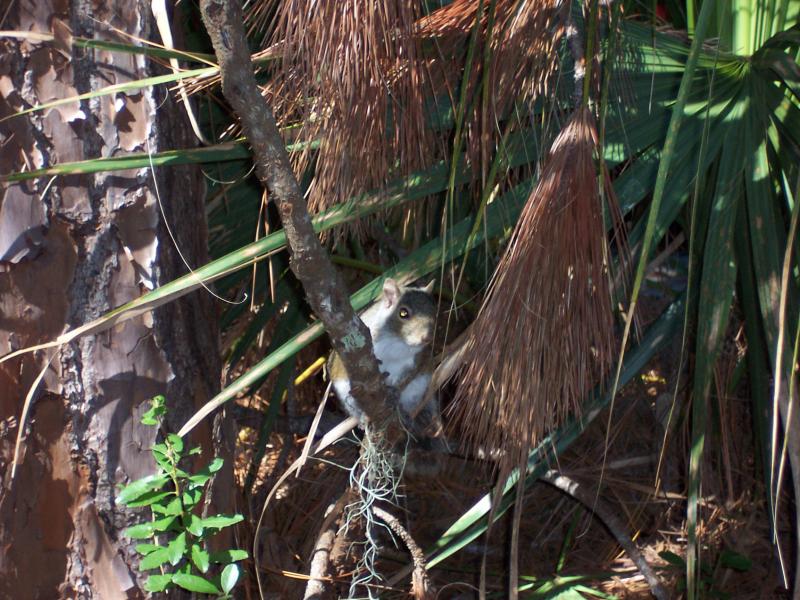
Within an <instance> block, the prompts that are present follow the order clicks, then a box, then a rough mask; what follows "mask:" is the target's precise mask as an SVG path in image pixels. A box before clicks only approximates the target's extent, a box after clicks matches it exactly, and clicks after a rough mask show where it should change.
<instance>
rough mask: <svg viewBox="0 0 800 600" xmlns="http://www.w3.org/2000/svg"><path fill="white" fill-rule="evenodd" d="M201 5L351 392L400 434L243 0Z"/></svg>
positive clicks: (300, 274)
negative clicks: (303, 181)
mask: <svg viewBox="0 0 800 600" xmlns="http://www.w3.org/2000/svg"><path fill="white" fill-rule="evenodd" d="M200 9H201V12H202V16H203V22H204V23H205V26H206V29H207V30H208V34H209V36H210V37H211V42H212V44H213V46H214V51H215V52H216V55H217V61H218V62H219V67H220V74H221V76H222V92H223V94H224V95H225V99H226V100H227V101H228V102H229V103H230V105H231V106H232V107H233V110H234V111H235V112H236V114H237V115H238V117H239V120H240V121H241V123H242V129H243V130H244V133H245V135H246V136H247V140H248V141H249V142H250V145H251V146H252V148H253V158H254V161H255V167H256V174H257V175H258V178H259V179H260V180H261V182H262V184H264V186H266V188H267V189H268V190H269V192H270V193H271V195H272V198H273V200H274V201H275V203H276V205H277V207H278V213H279V214H280V218H281V222H282V223H283V228H284V231H285V232H286V240H287V242H288V246H289V250H290V254H291V261H290V266H291V269H292V272H293V273H294V274H295V276H296V277H297V278H298V279H299V280H300V283H301V284H302V285H303V289H304V290H305V294H306V299H307V300H308V303H309V305H310V306H311V308H312V310H313V311H314V313H315V314H316V315H317V316H318V317H319V319H320V320H321V321H322V323H323V325H324V326H325V329H326V331H327V332H328V335H329V336H330V338H331V341H332V343H333V347H334V349H335V350H336V352H337V353H338V354H339V356H340V357H341V359H342V363H343V364H344V366H345V368H346V370H347V374H348V376H349V377H350V384H351V389H352V390H353V392H352V393H353V395H354V396H355V397H356V398H357V399H358V403H359V406H360V407H361V409H362V410H363V411H364V413H365V414H366V415H367V417H368V419H369V420H370V421H371V422H372V423H373V424H374V425H375V426H376V427H378V428H387V433H388V434H390V435H389V438H390V440H391V439H395V438H396V437H397V436H399V435H400V427H399V425H398V424H397V423H396V419H395V420H394V421H392V420H391V417H392V416H393V415H394V411H393V410H392V406H394V405H395V404H396V403H394V402H390V401H387V400H391V399H392V398H391V397H390V395H389V394H393V393H394V392H392V391H391V390H389V389H388V388H387V387H386V385H385V384H384V381H383V377H382V376H381V374H380V371H379V369H378V361H377V360H376V359H375V355H374V353H373V350H372V339H371V337H370V334H369V330H368V329H367V327H366V326H365V325H364V323H362V322H361V320H360V319H359V318H358V317H357V316H356V314H355V313H354V312H353V309H352V307H351V306H350V298H349V296H348V294H347V292H346V287H345V285H344V283H343V282H342V280H341V278H340V277H339V274H338V272H337V271H336V270H335V269H334V267H333V265H332V263H331V261H330V259H329V257H328V254H327V253H326V252H325V250H324V249H323V248H322V245H321V244H320V243H319V239H318V238H317V235H316V233H315V232H314V229H313V227H312V225H311V218H310V217H309V215H308V209H307V207H306V203H305V200H304V199H303V193H302V190H301V189H300V185H299V183H298V182H297V179H296V178H295V176H294V172H293V171H292V167H291V165H290V163H289V156H288V154H287V153H286V149H285V146H284V142H283V139H282V138H281V135H280V132H279V131H278V126H277V123H276V122H275V117H274V115H273V114H272V111H271V110H270V108H269V107H268V106H267V103H266V101H265V100H264V98H263V97H262V96H261V92H260V90H259V88H258V85H257V84H256V80H255V77H254V76H253V66H252V63H251V61H250V51H249V49H248V47H247V40H246V38H245V32H244V20H243V17H242V9H241V5H240V2H239V0H202V1H201V2H200Z"/></svg>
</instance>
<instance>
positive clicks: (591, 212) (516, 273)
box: [454, 108, 614, 470]
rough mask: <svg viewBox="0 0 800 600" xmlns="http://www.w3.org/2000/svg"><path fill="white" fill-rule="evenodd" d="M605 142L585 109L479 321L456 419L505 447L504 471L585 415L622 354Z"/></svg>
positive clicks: (532, 202) (560, 147)
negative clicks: (604, 203) (600, 158)
mask: <svg viewBox="0 0 800 600" xmlns="http://www.w3.org/2000/svg"><path fill="white" fill-rule="evenodd" d="M596 143H597V134H596V130H595V126H594V122H593V119H592V116H591V113H590V112H589V110H588V109H587V108H582V109H579V110H577V111H576V112H575V113H574V114H573V115H572V117H571V118H570V120H569V122H568V123H567V124H566V126H565V127H564V128H563V129H562V131H561V133H560V134H559V135H558V137H557V138H556V140H555V141H554V142H553V145H552V147H551V149H550V152H549V155H548V157H547V159H546V161H545V164H544V165H543V169H542V174H541V178H540V180H539V183H538V185H537V186H536V189H535V190H534V191H533V193H532V194H531V196H530V198H529V199H528V202H527V204H526V206H525V208H524V210H523V212H522V215H521V216H520V219H519V222H518V223H517V226H516V229H515V231H514V234H513V236H512V238H511V241H510V243H509V246H508V248H507V249H506V252H505V254H504V256H503V257H502V259H501V261H500V264H499V265H498V268H497V270H496V272H495V276H494V279H493V281H492V284H491V287H490V290H489V293H488V295H487V298H486V301H485V303H484V305H483V306H482V308H481V310H480V313H479V315H478V317H477V319H476V321H475V323H474V324H473V326H472V328H471V333H470V339H469V341H468V348H467V350H466V357H465V367H464V368H463V371H462V374H461V377H460V382H459V389H458V393H457V397H456V401H455V403H454V416H455V421H456V422H460V423H461V424H462V431H463V433H464V435H465V437H466V440H467V446H468V447H472V448H473V449H476V448H477V447H479V446H482V447H489V448H492V449H500V450H502V451H503V455H504V456H505V459H504V460H503V464H501V470H502V468H503V467H511V466H517V465H518V464H520V461H521V460H522V459H523V458H524V457H525V456H526V455H527V453H528V452H529V450H530V448H532V446H533V445H534V444H536V443H538V442H539V441H540V440H541V439H542V437H543V436H544V435H545V434H546V433H547V432H549V431H551V430H553V429H554V428H555V427H557V426H558V425H560V424H561V423H562V422H563V421H564V420H565V419H566V418H567V417H568V416H570V415H578V414H580V411H581V405H580V402H581V400H583V399H584V398H585V397H586V395H587V392H588V391H589V390H591V389H592V387H593V386H594V385H596V384H597V383H598V382H599V381H600V380H601V378H602V377H603V376H604V375H605V373H606V372H607V370H608V368H609V366H610V364H611V361H612V358H613V343H614V334H613V325H614V324H613V317H612V305H611V300H610V293H609V283H608V282H609V276H608V260H609V258H608V247H607V241H606V233H605V228H604V224H603V216H602V207H601V201H600V195H599V193H598V192H599V189H598V177H597V172H596V168H595V161H594V152H595V145H596ZM601 180H603V181H605V178H601ZM607 197H609V196H607ZM609 198H611V197H609Z"/></svg>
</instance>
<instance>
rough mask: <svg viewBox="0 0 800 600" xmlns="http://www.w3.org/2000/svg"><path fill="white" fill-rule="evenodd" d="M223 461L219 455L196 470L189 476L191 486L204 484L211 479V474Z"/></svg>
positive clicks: (219, 467) (217, 469) (218, 468)
mask: <svg viewBox="0 0 800 600" xmlns="http://www.w3.org/2000/svg"><path fill="white" fill-rule="evenodd" d="M224 464H225V461H224V460H223V459H221V458H219V457H217V458H215V459H214V460H212V461H211V462H210V463H209V464H208V465H207V466H206V467H205V468H203V469H201V470H200V471H198V472H197V473H196V474H195V475H192V476H190V477H189V481H190V482H191V487H192V488H196V487H200V486H203V485H205V484H206V482H207V481H208V480H209V479H211V476H212V475H213V474H214V473H216V472H217V471H219V470H220V469H221V468H222V465H224Z"/></svg>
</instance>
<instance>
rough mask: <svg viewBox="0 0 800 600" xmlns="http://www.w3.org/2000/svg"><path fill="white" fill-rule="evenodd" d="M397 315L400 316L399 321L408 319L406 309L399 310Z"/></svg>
mask: <svg viewBox="0 0 800 600" xmlns="http://www.w3.org/2000/svg"><path fill="white" fill-rule="evenodd" d="M398 314H399V315H400V318H401V319H407V318H408V309H407V308H401V309H400V312H399V313H398Z"/></svg>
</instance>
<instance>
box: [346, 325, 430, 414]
mask: <svg viewBox="0 0 800 600" xmlns="http://www.w3.org/2000/svg"><path fill="white" fill-rule="evenodd" d="M373 348H374V351H375V358H377V359H378V361H379V362H380V365H379V368H380V370H381V373H382V374H383V375H384V376H385V377H386V383H387V384H389V385H391V386H396V385H397V384H398V383H400V382H402V381H403V379H404V378H405V377H407V376H408V374H409V372H410V371H411V369H413V368H414V366H415V360H416V357H417V354H418V353H419V352H420V351H422V350H423V346H409V345H408V344H406V343H405V342H404V341H403V340H401V339H400V338H399V337H397V336H394V335H388V336H381V337H379V339H378V340H376V341H375V342H374V345H373ZM430 378H431V377H430V374H429V373H423V374H421V375H419V376H417V377H415V378H414V379H413V380H411V381H410V382H409V383H408V384H407V385H406V387H405V388H404V389H403V390H400V407H401V409H402V410H403V412H405V413H406V414H409V413H410V412H412V411H413V409H414V408H416V406H417V404H418V403H419V401H420V400H422V397H423V395H424V394H425V390H426V389H427V387H428V382H429V381H430ZM333 389H334V391H335V392H336V395H337V396H338V397H339V400H340V401H341V403H342V405H343V407H344V409H345V410H346V411H347V412H348V413H349V414H350V415H352V416H356V417H360V416H361V414H362V411H361V410H360V409H359V408H358V404H357V402H356V399H355V398H354V397H353V396H352V395H351V394H350V380H349V379H335V380H333Z"/></svg>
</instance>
